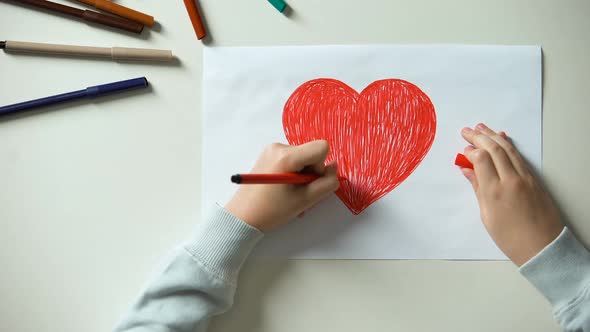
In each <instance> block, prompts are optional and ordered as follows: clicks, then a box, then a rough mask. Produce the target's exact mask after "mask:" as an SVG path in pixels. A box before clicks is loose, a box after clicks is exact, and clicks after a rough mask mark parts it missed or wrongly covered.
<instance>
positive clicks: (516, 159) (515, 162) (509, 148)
mask: <svg viewBox="0 0 590 332" xmlns="http://www.w3.org/2000/svg"><path fill="white" fill-rule="evenodd" d="M476 128H477V129H479V130H481V132H482V133H483V134H484V135H487V136H489V137H490V138H491V139H493V140H494V141H495V142H496V143H498V145H500V146H501V147H502V148H503V149H504V152H505V153H506V155H507V156H508V159H509V160H510V162H511V163H512V167H513V168H514V169H515V170H516V171H517V172H518V173H519V174H520V175H525V174H527V172H528V170H527V168H526V165H525V163H524V160H523V159H522V156H521V155H520V153H519V152H518V151H517V150H516V148H515V147H514V145H512V143H511V142H510V141H509V140H508V136H507V135H506V133H504V132H500V134H496V132H495V131H493V130H492V129H490V128H488V127H487V126H486V125H485V124H483V123H480V124H478V125H477V126H476ZM501 133H504V136H502V135H501Z"/></svg>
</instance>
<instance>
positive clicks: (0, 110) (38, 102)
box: [0, 77, 148, 116]
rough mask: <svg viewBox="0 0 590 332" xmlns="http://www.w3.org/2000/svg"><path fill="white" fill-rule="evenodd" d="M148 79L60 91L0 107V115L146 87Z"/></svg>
mask: <svg viewBox="0 0 590 332" xmlns="http://www.w3.org/2000/svg"><path fill="white" fill-rule="evenodd" d="M147 87H148V81H147V79H146V78H145V77H138V78H133V79H130V80H125V81H119V82H113V83H107V84H102V85H96V86H91V87H88V88H86V89H82V90H78V91H73V92H68V93H62V94H59V95H55V96H50V97H45V98H39V99H35V100H30V101H25V102H22V103H18V104H12V105H7V106H2V107H0V116H1V115H7V114H13V113H18V112H22V111H27V110H30V109H34V108H39V107H44V106H49V105H54V104H59V103H64V102H68V101H73V100H78V99H83V98H94V97H100V96H104V95H108V94H112V93H118V92H124V91H128V90H132V89H138V88H147Z"/></svg>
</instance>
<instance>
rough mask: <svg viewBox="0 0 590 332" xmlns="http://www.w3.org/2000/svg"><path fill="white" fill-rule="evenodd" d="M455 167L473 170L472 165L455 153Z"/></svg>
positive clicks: (465, 158) (462, 155)
mask: <svg viewBox="0 0 590 332" xmlns="http://www.w3.org/2000/svg"><path fill="white" fill-rule="evenodd" d="M455 165H457V166H459V167H462V168H471V169H473V164H472V163H471V162H470V161H469V159H467V157H465V155H464V154H462V153H457V157H455Z"/></svg>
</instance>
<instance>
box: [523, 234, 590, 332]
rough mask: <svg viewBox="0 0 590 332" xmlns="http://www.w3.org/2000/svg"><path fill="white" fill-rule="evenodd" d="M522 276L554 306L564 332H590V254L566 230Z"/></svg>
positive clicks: (530, 264)
mask: <svg viewBox="0 0 590 332" xmlns="http://www.w3.org/2000/svg"><path fill="white" fill-rule="evenodd" d="M520 272H521V273H522V275H523V276H524V277H525V278H527V279H528V280H529V281H530V282H531V283H532V284H533V285H534V286H535V287H536V288H537V289H538V290H539V291H540V292H541V293H542V294H543V295H544V296H545V297H546V298H547V299H548V300H549V302H550V303H551V305H553V315H554V316H555V319H556V320H557V322H558V323H559V324H560V325H561V327H562V328H563V329H564V331H568V332H569V331H572V332H573V331H575V332H590V252H589V251H588V250H587V249H586V248H584V246H583V245H582V244H581V243H580V242H579V241H578V240H577V239H576V237H575V236H574V235H573V234H572V233H571V232H570V231H569V230H568V229H567V228H564V230H563V231H562V232H561V234H560V235H559V236H558V237H557V238H556V239H555V240H554V241H553V242H551V243H550V244H549V245H547V247H545V248H544V249H543V250H541V252H539V253H538V254H537V255H536V256H535V257H533V258H531V259H530V260H529V261H528V262H526V263H525V264H524V265H522V266H521V267H520Z"/></svg>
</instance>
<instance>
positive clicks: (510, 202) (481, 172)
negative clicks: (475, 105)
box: [461, 123, 564, 266]
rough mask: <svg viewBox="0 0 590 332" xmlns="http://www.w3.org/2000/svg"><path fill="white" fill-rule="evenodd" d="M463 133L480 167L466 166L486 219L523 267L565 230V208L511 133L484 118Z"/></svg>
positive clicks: (468, 153) (468, 150) (503, 246)
mask: <svg viewBox="0 0 590 332" xmlns="http://www.w3.org/2000/svg"><path fill="white" fill-rule="evenodd" d="M461 134H462V135H463V137H464V138H465V140H467V141H468V142H469V143H471V144H472V145H470V146H468V147H466V148H465V156H466V157H467V159H469V161H471V162H472V163H473V165H474V169H473V170H472V169H468V168H463V169H462V171H463V174H464V175H465V177H466V178H467V179H468V180H469V182H471V185H472V186H473V189H474V190H475V195H476V196H477V200H478V202H479V208H480V211H481V219H482V221H483V223H484V225H485V227H486V229H487V231H488V233H490V236H491V237H492V239H493V240H494V241H495V242H496V244H497V245H498V247H499V248H500V249H501V250H502V251H503V252H504V254H506V256H508V258H510V259H511V260H512V261H513V262H514V263H515V264H516V265H518V266H521V265H522V264H524V263H526V262H527V261H528V260H529V259H531V258H532V257H534V256H535V255H536V254H537V253H538V252H539V251H541V250H542V249H543V248H544V247H545V246H547V245H548V244H549V243H551V242H552V241H553V240H554V239H555V238H556V237H557V236H558V235H559V234H560V233H561V231H562V230H563V227H564V226H563V224H562V222H561V219H560V216H559V212H558V210H557V208H556V206H555V204H554V203H553V200H552V199H551V197H550V196H549V194H548V193H547V192H546V191H545V190H544V189H543V187H542V185H541V184H540V182H539V180H538V179H537V178H536V177H535V176H534V175H533V173H532V171H531V170H530V168H529V167H528V165H527V164H526V162H525V161H524V160H523V159H522V157H521V156H520V154H519V152H518V151H517V150H516V148H515V147H514V146H513V145H512V143H511V142H510V141H509V140H508V138H507V136H506V134H504V133H502V132H501V133H500V134H497V133H496V132H494V131H493V130H491V129H490V128H488V127H486V126H485V125H484V124H481V123H480V124H478V125H477V126H476V127H475V130H474V129H471V128H463V130H462V131H461Z"/></svg>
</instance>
